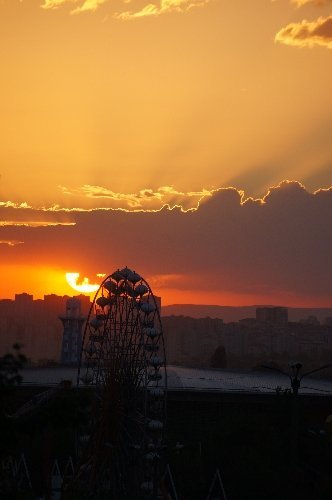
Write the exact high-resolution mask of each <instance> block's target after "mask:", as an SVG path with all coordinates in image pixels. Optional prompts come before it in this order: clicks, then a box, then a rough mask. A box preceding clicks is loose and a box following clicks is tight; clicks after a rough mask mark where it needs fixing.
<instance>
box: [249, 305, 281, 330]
mask: <svg viewBox="0 0 332 500" xmlns="http://www.w3.org/2000/svg"><path fill="white" fill-rule="evenodd" d="M256 320H257V321H259V322H260V323H271V324H273V325H283V326H284V325H287V323H288V309H287V307H257V309H256Z"/></svg>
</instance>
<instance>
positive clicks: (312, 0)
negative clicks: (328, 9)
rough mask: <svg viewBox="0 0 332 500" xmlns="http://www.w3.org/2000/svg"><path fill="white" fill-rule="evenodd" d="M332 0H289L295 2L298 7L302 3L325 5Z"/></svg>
mask: <svg viewBox="0 0 332 500" xmlns="http://www.w3.org/2000/svg"><path fill="white" fill-rule="evenodd" d="M331 1H332V0H291V2H292V3H295V5H297V6H298V7H302V6H303V5H307V4H313V5H318V6H322V5H326V4H328V3H330V2H331Z"/></svg>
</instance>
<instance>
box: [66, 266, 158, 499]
mask: <svg viewBox="0 0 332 500" xmlns="http://www.w3.org/2000/svg"><path fill="white" fill-rule="evenodd" d="M77 384H78V387H83V388H84V387H85V386H87V387H92V388H93V389H94V391H93V392H94V404H93V411H92V412H91V418H90V421H89V424H88V425H87V427H86V429H85V431H84V433H81V435H80V436H79V437H78V448H79V449H78V454H79V468H78V471H77V474H76V478H75V483H76V486H75V488H74V489H75V490H76V491H77V492H78V496H77V498H90V497H91V498H92V497H93V498H98V499H99V498H100V499H102V498H108V499H113V500H121V499H135V500H137V499H155V498H157V495H158V490H159V480H160V468H161V461H162V451H163V448H164V432H165V423H166V392H167V373H166V359H165V347H164V339H163V333H162V325H161V320H160V312H159V307H158V302H157V300H156V297H155V296H154V295H153V293H152V290H151V288H150V286H149V285H148V283H147V282H146V281H145V280H144V279H143V278H142V277H141V276H140V275H139V274H137V273H136V272H134V271H132V270H130V269H128V268H127V267H126V268H124V269H122V270H117V271H115V272H113V273H112V274H110V275H109V276H107V278H105V279H104V281H103V282H102V284H101V285H100V287H99V290H98V291H97V293H96V295H95V298H94V300H93V303H92V306H91V309H90V313H89V316H88V319H87V323H86V327H85V331H84V336H83V342H82V350H81V358H80V363H79V368H78V376H77ZM74 498H76V497H74Z"/></svg>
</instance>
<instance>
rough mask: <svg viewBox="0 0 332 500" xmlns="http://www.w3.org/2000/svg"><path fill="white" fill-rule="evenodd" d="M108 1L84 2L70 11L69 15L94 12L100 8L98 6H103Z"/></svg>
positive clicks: (91, 0) (92, 0) (86, 0)
mask: <svg viewBox="0 0 332 500" xmlns="http://www.w3.org/2000/svg"><path fill="white" fill-rule="evenodd" d="M106 2H108V0H85V2H84V3H83V4H82V5H81V6H79V7H76V9H74V10H72V11H71V14H79V13H80V12H89V11H90V12H94V11H95V10H97V9H98V7H100V5H103V4H105V3H106Z"/></svg>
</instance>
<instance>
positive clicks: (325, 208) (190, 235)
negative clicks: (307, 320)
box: [0, 182, 332, 304]
mask: <svg viewBox="0 0 332 500" xmlns="http://www.w3.org/2000/svg"><path fill="white" fill-rule="evenodd" d="M39 216H40V215H39ZM58 216H59V214H57V217H58ZM70 217H71V220H72V221H73V220H75V222H76V225H75V226H58V227H46V228H41V227H38V228H28V227H5V228H2V229H1V230H0V239H3V240H11V239H12V240H18V241H24V245H23V244H21V245H18V246H13V247H11V246H9V245H2V246H0V252H1V253H0V255H2V259H8V261H12V259H13V258H15V259H16V262H18V263H20V262H21V263H27V262H32V263H33V262H35V263H36V264H37V263H43V262H44V263H47V264H49V263H51V264H52V265H57V266H61V267H66V268H68V270H75V269H79V270H80V269H82V271H83V268H84V271H85V272H90V273H97V272H106V273H107V272H111V271H112V270H113V269H114V267H117V266H122V265H125V264H128V266H131V267H133V268H136V269H137V270H139V271H140V272H141V273H142V274H143V273H144V276H152V275H154V274H166V275H168V274H170V275H181V276H183V278H182V279H181V278H179V279H178V280H177V281H176V283H174V285H175V286H176V287H177V288H187V289H192V288H193V289H195V290H197V291H198V292H201V293H202V294H204V293H205V291H206V290H223V291H232V292H240V293H249V294H251V293H252V294H262V295H266V297H267V298H268V297H269V296H271V297H273V295H274V294H275V293H278V294H279V295H280V293H282V294H284V297H285V300H284V302H285V303H287V302H289V301H290V300H291V299H292V298H293V297H295V296H300V297H303V298H308V297H309V298H310V297H313V298H314V299H313V302H315V303H316V304H319V303H320V300H321V299H322V300H323V298H325V303H326V298H327V297H332V279H331V278H332V273H331V269H332V189H331V188H330V189H329V190H320V191H318V192H316V193H315V194H311V193H309V192H307V191H306V190H305V188H304V187H303V186H301V185H300V184H299V183H295V182H292V183H288V182H287V183H282V184H281V185H280V186H278V187H276V188H273V189H271V190H270V192H269V193H268V194H267V195H266V197H265V198H264V201H263V202H262V201H254V200H248V201H246V202H245V203H241V194H240V193H239V192H238V191H236V190H235V189H224V190H219V191H218V192H216V193H215V194H214V196H213V197H211V198H210V199H209V200H208V201H206V202H205V203H204V204H203V205H201V206H200V208H199V209H198V210H197V211H191V212H187V213H183V212H181V210H180V209H173V210H169V209H167V208H164V209H163V210H161V211H160V212H157V213H151V212H130V213H128V212H123V211H94V212H77V213H71V214H70ZM37 218H38V217H37Z"/></svg>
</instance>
